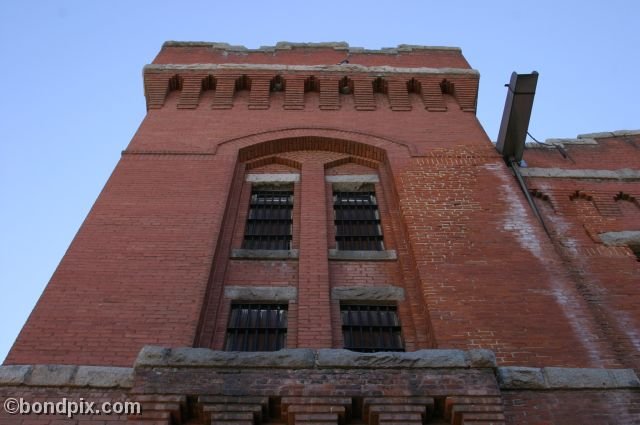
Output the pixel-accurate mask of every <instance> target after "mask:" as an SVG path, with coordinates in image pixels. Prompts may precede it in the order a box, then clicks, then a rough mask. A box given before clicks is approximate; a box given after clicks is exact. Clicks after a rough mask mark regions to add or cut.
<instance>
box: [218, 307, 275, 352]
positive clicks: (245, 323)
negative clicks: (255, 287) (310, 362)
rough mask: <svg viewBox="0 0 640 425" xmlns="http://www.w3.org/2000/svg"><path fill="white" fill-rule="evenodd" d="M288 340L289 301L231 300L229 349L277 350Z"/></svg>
mask: <svg viewBox="0 0 640 425" xmlns="http://www.w3.org/2000/svg"><path fill="white" fill-rule="evenodd" d="M286 341H287V305H286V304H239V303H234V304H231V314H230V316H229V325H228V327H227V341H226V343H225V350H227V351H277V350H280V349H282V348H285V347H286Z"/></svg>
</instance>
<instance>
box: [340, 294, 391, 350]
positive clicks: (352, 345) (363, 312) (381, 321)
mask: <svg viewBox="0 0 640 425" xmlns="http://www.w3.org/2000/svg"><path fill="white" fill-rule="evenodd" d="M340 316H341V318H342V336H343V338H344V348H346V349H348V350H352V351H359V352H363V353H373V352H376V351H404V343H403V341H402V332H401V327H400V321H399V320H398V313H397V308H396V306H393V305H361V304H341V305H340Z"/></svg>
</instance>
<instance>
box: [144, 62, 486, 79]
mask: <svg viewBox="0 0 640 425" xmlns="http://www.w3.org/2000/svg"><path fill="white" fill-rule="evenodd" d="M178 71H195V72H197V71H200V72H202V71H207V72H215V71H237V72H255V71H268V72H290V73H318V72H323V73H324V72H326V73H335V74H353V73H363V74H373V75H376V76H384V75H393V74H412V75H468V76H472V77H479V76H480V73H479V72H478V71H477V70H475V69H465V68H428V67H420V68H405V67H394V66H387V65H384V66H364V65H357V64H344V65H284V64H259V63H252V64H244V63H223V64H210V63H195V64H164V65H161V64H149V65H145V67H144V72H145V73H146V72H178Z"/></svg>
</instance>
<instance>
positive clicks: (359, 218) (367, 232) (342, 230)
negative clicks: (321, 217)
mask: <svg viewBox="0 0 640 425" xmlns="http://www.w3.org/2000/svg"><path fill="white" fill-rule="evenodd" d="M333 210H334V214H335V225H336V244H337V248H338V249H339V250H344V251H350V250H355V251H382V250H383V249H384V246H383V243H382V227H381V226H380V214H379V212H378V203H377V202H376V194H375V192H373V190H371V191H367V192H347V191H339V190H335V189H334V191H333Z"/></svg>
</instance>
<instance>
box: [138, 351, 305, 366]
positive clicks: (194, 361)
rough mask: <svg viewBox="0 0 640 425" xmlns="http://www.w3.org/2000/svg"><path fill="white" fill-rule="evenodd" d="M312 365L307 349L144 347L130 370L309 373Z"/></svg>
mask: <svg viewBox="0 0 640 425" xmlns="http://www.w3.org/2000/svg"><path fill="white" fill-rule="evenodd" d="M314 364H315V352H314V351H313V350H311V349H307V348H296V349H285V350H280V351H271V352H243V351H216V350H210V349H208V348H186V347H185V348H163V347H156V346H146V347H144V348H143V349H142V350H141V351H140V354H138V358H137V359H136V362H135V366H134V367H136V368H139V367H163V366H164V367H209V368H270V369H274V368H275V369H291V368H293V369H310V368H313V366H314Z"/></svg>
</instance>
